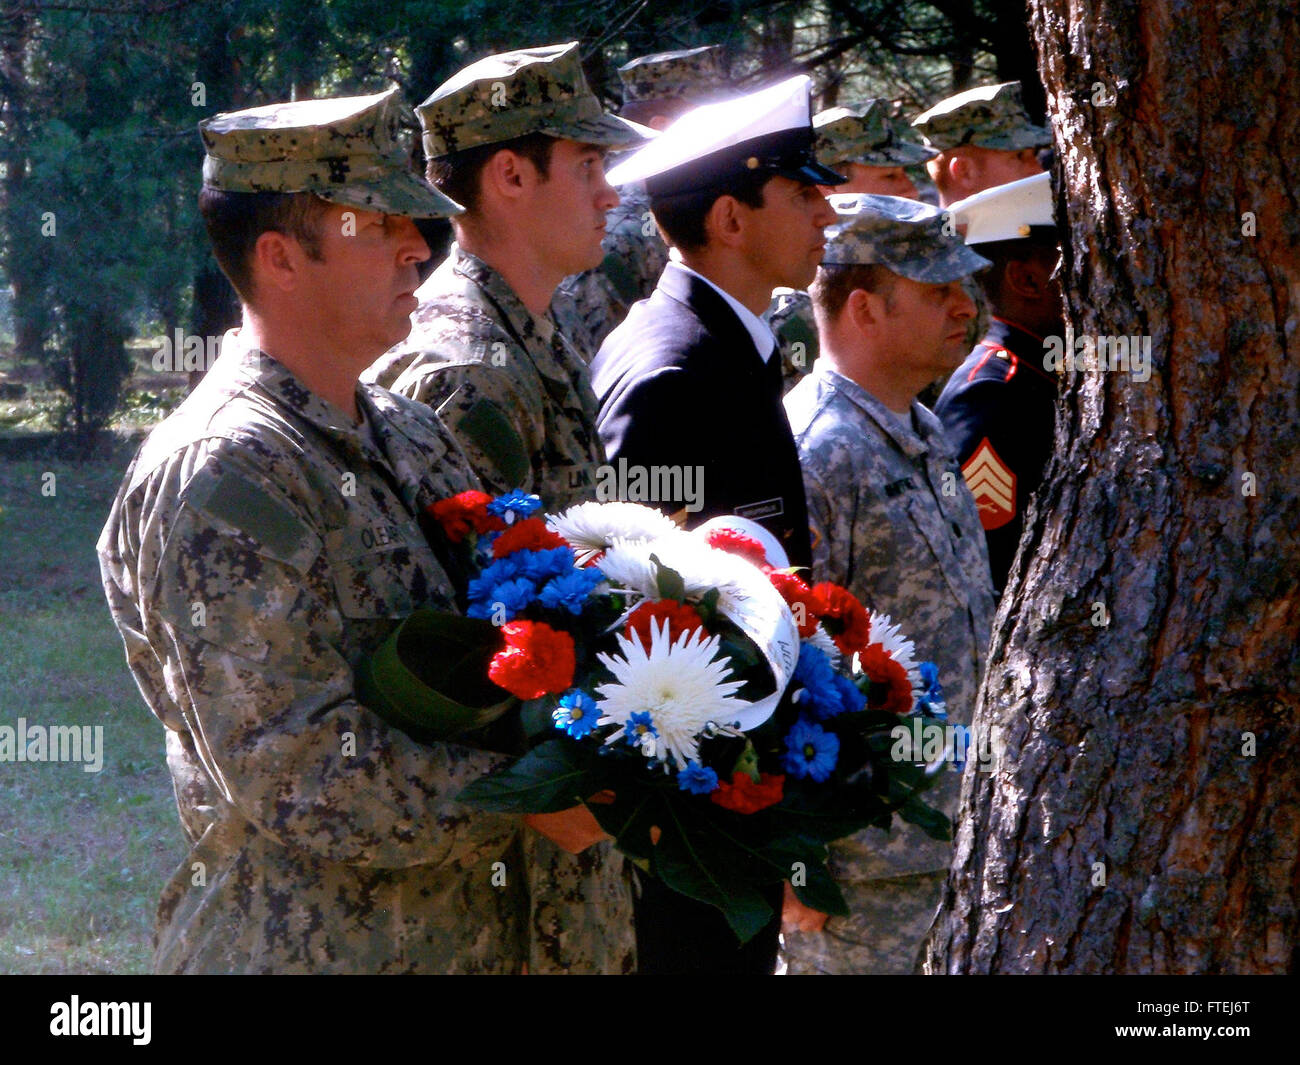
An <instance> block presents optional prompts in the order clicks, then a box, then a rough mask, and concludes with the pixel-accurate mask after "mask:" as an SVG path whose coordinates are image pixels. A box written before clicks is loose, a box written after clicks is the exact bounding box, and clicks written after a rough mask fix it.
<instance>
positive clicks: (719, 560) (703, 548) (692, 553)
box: [596, 531, 777, 603]
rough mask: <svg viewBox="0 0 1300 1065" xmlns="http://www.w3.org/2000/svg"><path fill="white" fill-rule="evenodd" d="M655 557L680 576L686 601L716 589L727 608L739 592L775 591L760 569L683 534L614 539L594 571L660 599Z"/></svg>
mask: <svg viewBox="0 0 1300 1065" xmlns="http://www.w3.org/2000/svg"><path fill="white" fill-rule="evenodd" d="M651 555H654V556H655V558H657V559H658V560H659V562H660V563H661V564H662V565H664V566H667V567H668V568H669V569H671V570H673V571H674V572H675V573H677V575H678V576H679V577H681V579H682V583H683V585H685V588H686V590H685V593H684V594H685V595H686V596H687V597H688V598H689V597H692V596H698V595H701V594H703V593H704V592H707V591H708V590H709V589H710V588H716V589H718V592H719V593H720V594H721V596H722V599H723V602H724V603H726V602H729V601H730V599H731V598H732V597H733V596H734V595H736V594H737V593H740V594H741V595H742V596H750V595H758V594H764V593H765V592H766V590H767V589H769V588H771V584H770V582H769V581H768V579H767V577H766V576H764V575H763V573H762V572H761V571H760V570H759V569H758V568H757V567H756V566H754V565H752V564H751V563H749V562H746V561H745V560H744V559H743V558H740V557H738V556H736V555H733V554H731V553H729V552H727V551H719V550H718V549H717V548H715V547H710V546H709V545H708V544H707V543H705V542H704V540H702V539H700V538H699V537H697V536H693V535H691V534H690V533H684V532H681V531H675V532H673V533H672V535H670V536H661V537H659V538H658V539H656V540H637V541H630V540H623V539H618V540H615V541H614V544H613V546H612V547H610V549H609V550H608V551H607V552H606V553H605V557H604V558H602V559H601V560H600V561H599V562H597V563H596V566H597V568H598V569H599V570H600V571H601V572H602V573H604V574H605V576H606V578H608V580H609V582H610V584H612V585H613V586H614V587H616V588H622V589H625V590H627V591H632V592H638V593H640V594H641V595H646V596H649V597H650V598H651V599H658V598H659V582H658V567H657V566H656V565H655V564H654V562H652V561H651V559H650V556H651ZM773 594H777V593H775V592H773ZM769 598H771V596H769Z"/></svg>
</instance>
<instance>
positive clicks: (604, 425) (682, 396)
mask: <svg viewBox="0 0 1300 1065" xmlns="http://www.w3.org/2000/svg"><path fill="white" fill-rule="evenodd" d="M716 398H717V397H714V399H715V400H716ZM708 417H709V412H708V410H707V407H706V405H705V404H702V403H701V402H700V398H699V396H698V395H697V388H696V382H694V380H693V379H692V377H691V376H690V375H689V374H688V373H687V372H686V371H685V370H683V369H681V368H680V367H675V366H674V367H665V368H662V369H659V370H655V371H654V372H653V373H649V374H646V375H645V376H643V377H641V378H639V379H638V380H636V381H634V382H633V383H632V384H630V385H629V386H627V387H626V388H625V389H624V390H623V391H622V392H620V393H619V394H618V395H617V397H616V398H615V399H614V401H613V402H611V403H610V404H609V405H608V406H606V407H605V408H604V409H602V410H601V412H600V417H599V419H598V423H597V424H598V427H599V429H600V439H601V442H602V443H603V444H604V445H605V454H606V455H607V456H608V457H609V460H610V461H611V462H613V461H614V460H616V459H625V460H626V461H627V463H628V465H630V466H632V465H641V466H646V467H650V466H657V465H663V466H673V465H679V466H687V465H693V464H695V463H697V462H700V461H701V458H702V456H701V437H700V433H701V431H702V430H707V429H708V428H709V422H708V420H707V419H708ZM703 457H704V458H708V456H707V455H706V456H703Z"/></svg>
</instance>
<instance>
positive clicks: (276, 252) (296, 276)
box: [249, 230, 308, 292]
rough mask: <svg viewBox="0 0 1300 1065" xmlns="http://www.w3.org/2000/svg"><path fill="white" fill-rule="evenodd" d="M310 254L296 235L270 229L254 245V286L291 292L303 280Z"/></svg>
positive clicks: (252, 270) (252, 257)
mask: <svg viewBox="0 0 1300 1065" xmlns="http://www.w3.org/2000/svg"><path fill="white" fill-rule="evenodd" d="M307 258H308V256H307V253H306V252H305V251H304V250H303V247H302V245H301V244H299V243H298V241H297V240H295V239H294V238H293V237H291V236H289V235H288V234H285V233H277V232H275V231H274V230H267V231H266V232H265V233H262V234H260V235H259V236H258V238H257V242H256V243H255V244H254V245H253V254H252V256H251V262H250V266H251V270H250V271H249V273H250V274H252V277H253V287H254V288H255V289H264V288H271V289H273V290H276V291H279V292H291V291H292V290H293V289H294V288H296V287H297V286H298V283H299V281H300V280H301V277H302V271H303V269H304V267H305V266H306V264H307Z"/></svg>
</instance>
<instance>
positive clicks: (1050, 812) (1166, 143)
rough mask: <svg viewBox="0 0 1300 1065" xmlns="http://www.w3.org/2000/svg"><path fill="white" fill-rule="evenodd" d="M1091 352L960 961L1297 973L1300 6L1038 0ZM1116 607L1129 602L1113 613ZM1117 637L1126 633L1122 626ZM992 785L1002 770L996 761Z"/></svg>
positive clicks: (994, 712) (953, 905) (1062, 206)
mask: <svg viewBox="0 0 1300 1065" xmlns="http://www.w3.org/2000/svg"><path fill="white" fill-rule="evenodd" d="M1031 18H1032V26H1033V30H1034V36H1035V38H1036V40H1037V42H1038V47H1039V56H1040V59H1039V68H1040V72H1041V73H1042V75H1043V81H1044V84H1045V86H1046V89H1047V97H1048V111H1049V116H1050V118H1051V120H1052V123H1053V125H1054V128H1055V135H1056V147H1057V153H1058V161H1057V164H1056V166H1057V178H1058V187H1059V188H1060V189H1061V193H1060V195H1059V198H1058V204H1057V210H1058V218H1064V219H1065V220H1066V222H1067V223H1068V235H1069V244H1068V245H1067V246H1066V248H1065V274H1064V283H1065V286H1066V290H1067V303H1068V306H1069V316H1070V319H1071V321H1072V324H1073V327H1074V330H1075V331H1076V333H1077V334H1078V335H1079V336H1082V335H1084V334H1091V335H1093V336H1131V335H1135V334H1136V335H1139V336H1140V335H1146V336H1149V337H1150V338H1151V344H1152V354H1153V364H1154V365H1153V370H1152V375H1151V378H1150V380H1149V381H1147V382H1146V383H1140V382H1138V381H1136V380H1134V378H1133V376H1132V375H1131V374H1124V373H1115V372H1110V373H1104V372H1097V371H1086V370H1085V371H1076V372H1069V373H1067V374H1066V375H1065V376H1064V378H1063V380H1062V390H1061V399H1060V402H1059V405H1058V408H1057V430H1056V454H1055V456H1054V457H1053V459H1052V462H1051V465H1050V467H1049V470H1048V478H1047V481H1046V483H1045V486H1044V488H1043V490H1042V492H1041V493H1040V495H1039V498H1038V505H1037V508H1036V512H1035V511H1032V510H1031V514H1030V520H1029V522H1028V523H1027V529H1026V539H1025V541H1024V542H1022V545H1021V552H1020V556H1019V560H1018V562H1017V564H1016V566H1015V568H1014V571H1013V573H1012V576H1011V580H1010V583H1009V588H1008V592H1007V596H1006V599H1005V600H1004V602H1003V605H1002V609H1001V610H1000V612H999V615H998V619H997V622H996V624H995V633H994V638H993V648H992V653H991V656H990V665H989V670H988V675H987V677H986V680H985V684H984V687H983V690H982V692H981V699H980V705H979V707H978V709H977V713H976V721H975V726H976V728H977V729H985V730H987V729H991V728H997V729H1000V730H1001V735H1002V738H1003V739H1004V741H1005V751H1004V753H1003V757H1002V761H1001V766H1000V769H999V771H998V772H996V773H993V774H982V773H978V772H970V771H968V773H967V775H966V778H965V780H964V788H963V801H962V808H961V814H960V817H961V824H960V827H959V830H958V837H957V841H956V845H955V851H954V858H953V866H952V871H951V874H950V878H949V882H948V887H947V891H946V896H945V899H944V905H943V909H942V910H941V912H940V915H939V919H938V921H937V922H936V925H935V929H934V931H933V933H932V937H931V941H930V944H929V957H928V969H929V970H930V971H932V972H948V973H968V972H1035V973H1037V972H1089V973H1091V972H1124V973H1132V972H1168V973H1190V972H1199V973H1205V972H1283V971H1286V970H1288V969H1294V968H1296V944H1297V925H1298V921H1297V900H1298V897H1300V864H1298V861H1297V853H1298V851H1300V727H1298V722H1300V661H1298V659H1297V636H1298V634H1300V631H1298V630H1300V597H1298V595H1297V581H1298V579H1300V447H1298V446H1297V440H1300V409H1298V399H1297V397H1298V396H1300V335H1298V334H1297V328H1298V327H1300V213H1297V210H1296V207H1297V202H1296V201H1297V195H1298V193H1297V189H1298V186H1300V182H1298V181H1297V168H1300V89H1298V87H1297V81H1296V78H1295V73H1294V72H1295V70H1296V69H1297V66H1298V64H1300V55H1298V54H1297V52H1298V51H1300V48H1298V46H1297V42H1298V41H1300V35H1298V34H1297V32H1296V30H1297V26H1296V18H1297V16H1296V12H1295V9H1294V6H1293V2H1292V0H1257V2H1253V3H1249V4H1242V5H1232V4H1223V3H1219V4H1212V3H1209V2H1208V0H1190V2H1180V0H1151V2H1144V3H1141V4H1137V3H1132V2H1109V0H1034V2H1033V3H1032V4H1031ZM1103 612H1104V613H1103ZM1094 622H1101V624H1094ZM972 765H973V763H972Z"/></svg>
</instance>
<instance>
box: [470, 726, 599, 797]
mask: <svg viewBox="0 0 1300 1065" xmlns="http://www.w3.org/2000/svg"><path fill="white" fill-rule="evenodd" d="M576 746H577V744H575V743H574V741H573V740H570V739H568V738H563V739H555V740H548V741H547V742H546V743H543V744H540V745H538V746H537V747H534V748H533V749H532V750H531V751H529V752H528V753H527V754H526V755H524V756H523V757H522V758H520V759H519V761H517V762H515V763H514V764H513V765H509V766H506V767H505V768H504V769H498V770H497V771H496V772H494V773H489V774H488V775H487V776H485V777H480V778H479V779H478V780H476V781H474V782H473V783H472V784H470V785H469V787H467V788H465V789H464V790H463V791H462V792H461V793H460V794H459V795H458V796H457V797H456V798H457V800H458V801H460V802H463V803H468V804H469V805H470V806H475V807H478V809H480V810H491V811H493V812H495V813H523V814H549V813H556V812H558V811H560V810H567V809H569V807H571V806H577V805H578V804H579V803H581V802H582V801H583V799H584V798H586V797H587V796H589V795H592V794H594V793H595V792H596V791H598V790H600V789H599V788H593V787H591V785H590V782H589V781H588V779H587V778H588V775H589V774H588V771H587V768H586V766H585V765H583V764H582V763H581V762H580V761H579V760H578V758H577V757H576V753H577V752H576V751H575V748H576Z"/></svg>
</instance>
